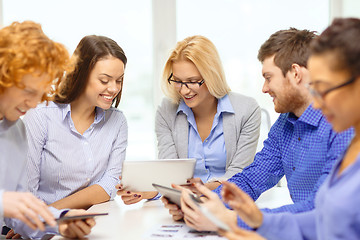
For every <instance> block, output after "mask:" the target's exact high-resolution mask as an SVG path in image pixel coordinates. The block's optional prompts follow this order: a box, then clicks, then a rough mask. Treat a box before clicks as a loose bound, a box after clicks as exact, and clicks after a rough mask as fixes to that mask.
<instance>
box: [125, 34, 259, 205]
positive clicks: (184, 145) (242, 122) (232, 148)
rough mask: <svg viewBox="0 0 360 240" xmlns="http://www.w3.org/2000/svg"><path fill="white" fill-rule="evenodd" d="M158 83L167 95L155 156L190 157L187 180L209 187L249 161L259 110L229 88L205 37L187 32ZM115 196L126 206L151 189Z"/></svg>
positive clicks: (160, 114)
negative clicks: (191, 168)
mask: <svg viewBox="0 0 360 240" xmlns="http://www.w3.org/2000/svg"><path fill="white" fill-rule="evenodd" d="M162 87H163V92H164V93H165V95H166V96H167V98H165V99H164V100H163V101H162V103H161V105H160V106H159V108H158V110H157V113H156V120H155V131H156V135H157V140H158V151H159V154H158V156H159V158H160V159H178V158H195V159H196V160H197V161H196V166H195V173H194V179H193V180H191V181H202V182H204V183H205V185H206V186H207V187H208V188H209V189H211V190H212V189H215V188H216V187H218V186H219V185H220V181H222V180H226V179H228V178H230V177H231V176H233V175H234V174H236V173H238V172H241V171H242V170H243V169H244V168H245V167H246V166H248V165H249V164H250V163H251V162H252V161H253V160H254V155H255V151H256V146H257V141H258V138H259V128H260V122H261V121H260V118H261V111H260V108H259V106H258V104H257V102H256V101H255V100H254V99H252V98H250V97H246V96H244V95H241V94H237V93H233V92H230V88H229V86H228V84H227V82H226V79H225V74H224V71H223V68H222V64H221V60H220V56H219V54H218V52H217V50H216V47H215V46H214V44H213V43H212V42H211V41H210V40H209V39H207V38H205V37H203V36H192V37H188V38H185V39H184V40H182V41H179V42H178V43H177V45H176V46H175V48H174V50H172V52H171V53H170V57H169V58H168V60H167V62H166V64H165V68H164V72H163V78H162ZM119 194H120V195H122V198H123V200H124V202H125V203H127V204H131V203H135V202H138V201H140V200H141V199H142V198H151V197H154V196H155V195H156V192H155V193H151V194H150V193H131V192H129V193H128V194H126V193H125V192H124V191H120V192H119ZM144 194H145V196H144ZM139 195H140V197H139ZM134 196H137V197H135V198H134Z"/></svg>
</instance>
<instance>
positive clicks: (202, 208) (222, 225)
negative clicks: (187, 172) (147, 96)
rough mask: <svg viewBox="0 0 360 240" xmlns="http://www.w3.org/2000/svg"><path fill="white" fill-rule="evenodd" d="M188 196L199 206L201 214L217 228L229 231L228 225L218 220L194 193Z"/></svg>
mask: <svg viewBox="0 0 360 240" xmlns="http://www.w3.org/2000/svg"><path fill="white" fill-rule="evenodd" d="M190 198H191V199H192V200H193V202H194V203H195V204H196V205H197V206H198V207H199V209H200V211H201V213H202V214H204V216H205V217H207V218H208V219H209V220H210V221H211V222H212V223H213V224H215V226H217V227H218V228H220V229H222V230H224V231H231V229H230V227H229V226H228V225H227V224H226V223H225V222H223V221H222V220H220V219H219V218H218V217H216V216H215V215H214V214H213V213H212V212H210V210H209V209H208V208H207V207H205V206H204V205H203V204H200V203H202V201H201V199H200V198H199V197H197V196H195V195H194V194H190Z"/></svg>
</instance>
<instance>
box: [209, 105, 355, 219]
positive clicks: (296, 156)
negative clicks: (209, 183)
mask: <svg viewBox="0 0 360 240" xmlns="http://www.w3.org/2000/svg"><path fill="white" fill-rule="evenodd" d="M353 134H354V131H353V129H349V130H347V131H345V132H342V133H338V134H337V133H336V132H334V131H333V130H332V128H331V125H330V124H329V123H328V122H327V121H326V120H325V118H324V117H323V116H322V114H321V112H320V111H319V110H315V109H313V108H312V107H311V106H309V107H308V108H307V109H306V110H305V112H304V113H303V114H302V115H301V116H300V118H297V117H296V116H295V115H294V114H292V113H284V114H281V115H280V116H279V118H278V119H277V121H276V122H275V124H274V125H273V126H272V127H271V129H270V132H269V135H268V138H267V139H266V140H265V141H264V147H263V149H262V150H261V151H260V152H258V153H257V154H256V155H255V159H254V162H253V163H252V164H250V165H249V166H248V167H247V168H245V169H244V170H243V172H242V173H237V174H235V175H234V176H233V177H231V178H230V179H228V181H229V182H233V183H235V184H236V185H237V186H238V187H240V188H241V189H242V190H243V191H245V192H246V193H247V194H249V195H250V196H251V197H252V198H253V199H254V200H256V199H257V198H258V197H259V196H260V194H261V193H263V192H265V191H266V190H268V189H270V188H272V187H273V186H275V185H276V184H277V182H278V181H279V180H280V179H281V178H282V177H283V176H284V175H285V176H286V179H287V186H288V188H289V192H290V196H291V198H292V200H293V202H294V204H290V205H285V206H282V207H279V208H275V209H262V210H263V211H265V212H273V213H276V212H294V213H295V212H304V211H308V210H311V209H313V208H314V198H315V194H316V192H317V190H318V188H319V187H320V185H321V184H322V183H323V182H324V180H325V178H326V177H327V176H328V174H329V173H330V171H331V169H332V166H333V164H334V162H335V160H336V159H337V157H338V156H339V155H340V154H341V153H342V152H343V151H344V150H345V149H346V147H347V145H348V143H349V141H350V139H351V138H352V136H353ZM214 191H215V192H216V193H217V194H219V195H220V191H221V186H220V187H218V188H217V189H215V190H214Z"/></svg>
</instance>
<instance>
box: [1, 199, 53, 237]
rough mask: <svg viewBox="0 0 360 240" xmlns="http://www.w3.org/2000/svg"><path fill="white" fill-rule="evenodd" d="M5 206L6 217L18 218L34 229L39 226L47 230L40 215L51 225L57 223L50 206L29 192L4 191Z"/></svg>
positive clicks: (42, 229)
mask: <svg viewBox="0 0 360 240" xmlns="http://www.w3.org/2000/svg"><path fill="white" fill-rule="evenodd" d="M3 208H4V217H8V218H17V219H19V220H21V221H22V222H24V223H25V224H26V225H28V226H29V227H30V228H31V229H33V230H35V229H37V228H39V229H40V230H41V231H44V230H45V225H44V223H43V222H42V220H40V217H42V218H43V219H44V220H45V221H46V223H47V224H49V225H50V226H55V225H56V222H55V219H54V216H53V215H52V213H51V212H50V210H49V209H48V206H47V205H46V204H45V203H44V202H43V201H41V200H39V199H37V198H36V197H35V196H34V195H33V194H31V193H29V192H4V194H3ZM30 219H31V220H30Z"/></svg>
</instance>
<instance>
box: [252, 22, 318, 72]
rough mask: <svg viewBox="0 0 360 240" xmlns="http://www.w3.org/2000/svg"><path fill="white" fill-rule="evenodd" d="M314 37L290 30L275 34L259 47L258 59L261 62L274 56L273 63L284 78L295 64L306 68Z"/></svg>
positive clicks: (309, 32)
mask: <svg viewBox="0 0 360 240" xmlns="http://www.w3.org/2000/svg"><path fill="white" fill-rule="evenodd" d="M315 37H316V35H315V32H311V31H309V30H298V29H296V28H290V29H288V30H280V31H277V32H275V33H274V34H272V35H271V36H270V38H269V39H268V40H266V41H265V42H264V43H263V44H262V45H261V47H260V49H259V53H258V59H259V61H260V62H263V61H264V60H265V59H266V58H268V57H272V56H273V55H275V58H274V63H275V65H276V66H278V67H279V68H280V69H281V71H282V73H283V75H284V76H285V75H286V73H287V72H288V71H290V69H291V65H292V64H294V63H296V64H299V65H300V66H302V67H306V66H307V60H308V58H309V56H310V43H311V41H312V40H313V39H314V38H315Z"/></svg>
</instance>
